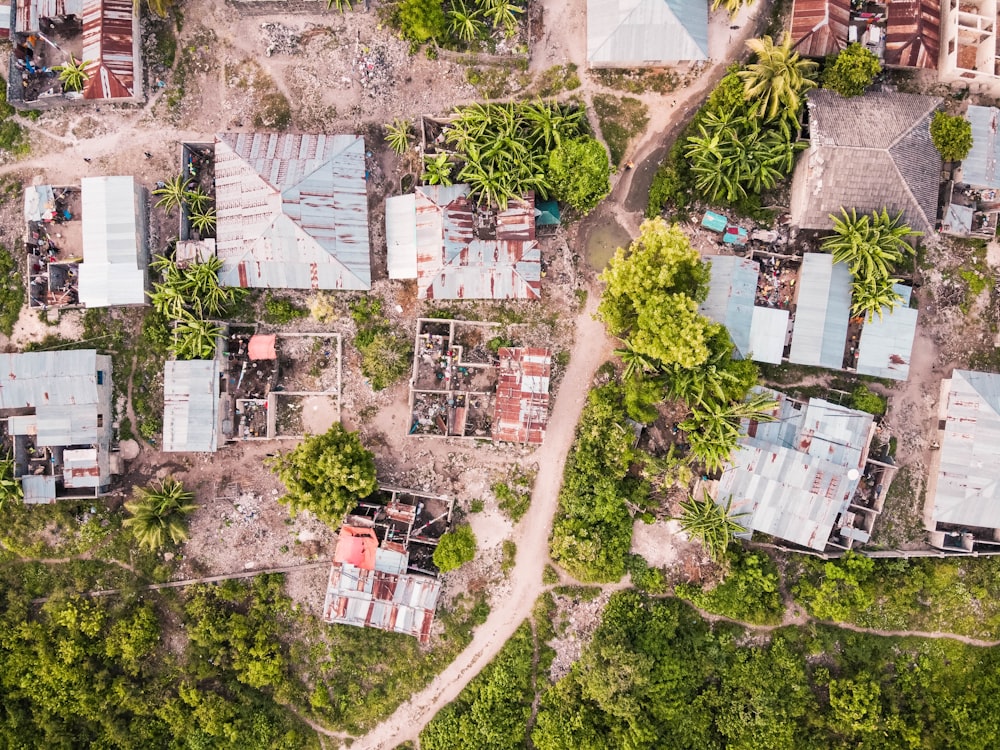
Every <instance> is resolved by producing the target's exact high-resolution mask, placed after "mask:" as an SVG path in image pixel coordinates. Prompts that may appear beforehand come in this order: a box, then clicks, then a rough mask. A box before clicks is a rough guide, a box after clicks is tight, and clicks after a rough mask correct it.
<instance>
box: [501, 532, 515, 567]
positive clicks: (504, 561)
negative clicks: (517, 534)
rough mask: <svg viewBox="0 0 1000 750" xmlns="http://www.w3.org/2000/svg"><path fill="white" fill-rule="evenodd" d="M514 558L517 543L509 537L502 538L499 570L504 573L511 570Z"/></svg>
mask: <svg viewBox="0 0 1000 750" xmlns="http://www.w3.org/2000/svg"><path fill="white" fill-rule="evenodd" d="M516 558H517V545H516V544H515V543H514V542H513V541H511V540H510V539H504V542H503V549H502V551H501V557H500V570H501V571H503V573H504V575H506V574H507V573H509V572H510V571H511V570H513V568H514V563H515V561H516Z"/></svg>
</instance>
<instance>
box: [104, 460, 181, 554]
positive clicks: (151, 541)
mask: <svg viewBox="0 0 1000 750" xmlns="http://www.w3.org/2000/svg"><path fill="white" fill-rule="evenodd" d="M193 499H194V495H193V494H192V493H191V492H188V491H187V490H185V489H184V485H182V484H181V483H180V482H178V481H177V480H176V479H174V478H173V477H167V478H166V479H164V480H163V481H161V482H158V483H156V484H152V485H150V486H149V487H144V488H139V487H137V488H136V489H135V494H134V499H133V500H132V501H131V502H127V503H125V508H126V509H127V510H128V511H129V513H131V514H132V516H131V517H130V518H126V519H125V521H124V522H123V523H122V525H123V526H125V527H127V528H130V529H132V534H133V535H134V536H135V538H136V541H138V542H139V546H140V547H143V548H144V549H148V550H156V549H159V548H160V547H163V546H164V545H165V544H166V543H167V539H168V538H169V540H170V541H172V542H173V543H174V544H180V543H181V542H183V541H184V540H186V539H187V528H186V526H185V522H186V518H187V516H188V515H190V514H191V512H192V511H194V510H195V508H197V507H198V506H197V505H195V504H194V503H192V502H191V501H192V500H193Z"/></svg>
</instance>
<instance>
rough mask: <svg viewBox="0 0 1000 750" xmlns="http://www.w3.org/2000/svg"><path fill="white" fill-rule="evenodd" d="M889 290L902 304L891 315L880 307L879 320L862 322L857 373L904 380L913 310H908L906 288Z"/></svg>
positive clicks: (912, 333)
mask: <svg viewBox="0 0 1000 750" xmlns="http://www.w3.org/2000/svg"><path fill="white" fill-rule="evenodd" d="M893 289H895V290H896V293H897V294H899V295H900V296H901V297H902V298H903V302H901V303H899V304H898V305H897V306H896V308H895V309H894V310H893V311H892V312H890V311H889V310H888V309H887V308H883V309H882V317H881V318H879V317H878V316H875V319H874V320H866V321H865V324H864V328H862V329H861V340H860V341H859V342H858V361H857V370H858V372H859V373H860V374H862V375H873V376H875V377H877V378H892V379H893V380H906V379H907V378H908V377H909V376H910V355H911V353H912V351H913V338H914V336H915V335H916V333H917V311H916V310H914V309H912V308H910V307H908V305H909V303H910V292H911V289H910V287H908V286H904V285H902V284H896V285H894V286H893Z"/></svg>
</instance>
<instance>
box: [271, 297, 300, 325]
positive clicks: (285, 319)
mask: <svg viewBox="0 0 1000 750" xmlns="http://www.w3.org/2000/svg"><path fill="white" fill-rule="evenodd" d="M307 315H309V310H308V309H307V308H305V307H303V306H302V305H297V304H295V303H294V302H292V300H290V299H289V298H288V297H278V296H276V295H274V294H272V293H271V292H268V293H267V296H266V297H265V298H264V322H265V323H271V324H272V325H285V324H287V323H291V322H292V321H295V320H299V319H300V318H304V317H306V316H307Z"/></svg>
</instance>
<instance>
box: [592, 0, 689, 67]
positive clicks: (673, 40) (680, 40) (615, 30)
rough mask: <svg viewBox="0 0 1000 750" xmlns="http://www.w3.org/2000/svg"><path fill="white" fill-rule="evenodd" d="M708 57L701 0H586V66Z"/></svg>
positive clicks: (638, 64)
mask: <svg viewBox="0 0 1000 750" xmlns="http://www.w3.org/2000/svg"><path fill="white" fill-rule="evenodd" d="M707 59H708V2H707V1H706V0H587V61H588V62H589V63H590V64H591V65H594V66H600V65H636V66H642V65H658V64H662V63H671V62H683V61H689V60H707Z"/></svg>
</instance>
